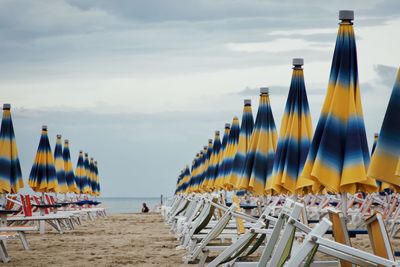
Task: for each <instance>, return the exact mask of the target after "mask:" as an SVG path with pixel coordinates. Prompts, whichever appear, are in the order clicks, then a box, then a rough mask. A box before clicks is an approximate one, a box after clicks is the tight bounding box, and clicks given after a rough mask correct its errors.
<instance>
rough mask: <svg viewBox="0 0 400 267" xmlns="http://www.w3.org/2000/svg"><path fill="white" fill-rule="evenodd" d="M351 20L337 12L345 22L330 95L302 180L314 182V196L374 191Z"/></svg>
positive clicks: (337, 46) (349, 17)
mask: <svg viewBox="0 0 400 267" xmlns="http://www.w3.org/2000/svg"><path fill="white" fill-rule="evenodd" d="M353 18H354V13H353V11H347V10H346V11H340V13H339V19H340V20H341V22H340V26H339V31H338V36H337V39H336V47H335V52H334V55H333V60H332V67H331V73H330V77H329V85H328V91H327V94H326V97H325V102H324V104H323V107H322V112H321V116H320V118H319V121H318V124H317V128H316V130H315V133H314V137H313V139H312V143H311V146H310V150H309V153H308V157H307V160H306V163H305V165H304V169H303V173H302V175H301V176H303V177H304V178H306V179H310V180H313V181H314V191H316V192H320V191H321V190H323V189H325V190H326V191H327V192H332V193H345V192H347V193H355V192H356V191H358V190H362V191H366V192H370V191H374V190H376V183H375V181H374V180H373V179H369V178H367V167H368V165H369V160H370V155H369V151H368V144H367V138H366V134H365V127H364V119H363V112H362V106H361V97H360V88H359V83H358V70H357V51H356V42H355V38H354V30H353V23H352V20H353Z"/></svg>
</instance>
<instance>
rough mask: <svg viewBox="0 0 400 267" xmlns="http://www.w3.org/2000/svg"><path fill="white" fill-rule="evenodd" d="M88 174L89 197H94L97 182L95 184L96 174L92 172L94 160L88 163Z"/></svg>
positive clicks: (91, 159)
mask: <svg viewBox="0 0 400 267" xmlns="http://www.w3.org/2000/svg"><path fill="white" fill-rule="evenodd" d="M89 173H90V179H89V184H90V189H91V191H92V192H91V195H92V196H96V194H97V192H96V191H97V182H96V174H95V172H94V159H93V158H90V163H89Z"/></svg>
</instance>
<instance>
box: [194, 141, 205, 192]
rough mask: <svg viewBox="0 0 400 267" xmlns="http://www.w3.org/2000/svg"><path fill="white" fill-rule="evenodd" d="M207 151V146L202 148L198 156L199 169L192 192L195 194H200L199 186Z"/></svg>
mask: <svg viewBox="0 0 400 267" xmlns="http://www.w3.org/2000/svg"><path fill="white" fill-rule="evenodd" d="M207 151H208V146H204V147H203V151H202V153H201V154H200V162H199V169H198V172H197V177H196V185H195V188H194V191H195V192H197V193H200V192H201V184H202V181H203V173H204V165H205V162H206V157H207Z"/></svg>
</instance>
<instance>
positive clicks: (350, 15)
mask: <svg viewBox="0 0 400 267" xmlns="http://www.w3.org/2000/svg"><path fill="white" fill-rule="evenodd" d="M339 19H340V20H342V21H352V20H354V11H353V10H340V11H339Z"/></svg>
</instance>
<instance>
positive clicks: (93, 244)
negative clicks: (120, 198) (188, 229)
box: [7, 214, 193, 267]
mask: <svg viewBox="0 0 400 267" xmlns="http://www.w3.org/2000/svg"><path fill="white" fill-rule="evenodd" d="M27 239H28V242H29V245H30V247H31V250H30V251H24V250H23V248H22V245H21V244H20V243H19V241H18V240H12V241H8V251H9V254H10V256H11V257H12V258H11V262H9V263H8V264H7V266H9V267H11V266H20V267H21V266H32V267H33V266H35V267H36V266H61V267H64V266H65V267H67V266H68V267H72V266H73V267H78V266H97V267H100V266H190V265H185V264H182V256H183V251H177V250H175V247H176V246H177V240H176V239H175V238H174V237H173V235H171V234H170V233H169V228H168V226H166V225H165V224H164V222H163V220H162V218H161V215H160V214H146V215H144V214H118V215H108V217H107V218H101V219H97V220H95V221H84V222H83V224H82V225H81V226H78V227H77V229H76V230H74V231H68V232H66V233H65V234H63V235H60V234H58V233H55V232H49V233H46V234H45V235H40V234H28V235H27ZM191 266H193V265H191Z"/></svg>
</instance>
